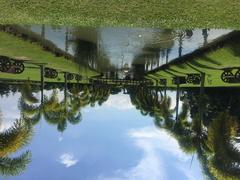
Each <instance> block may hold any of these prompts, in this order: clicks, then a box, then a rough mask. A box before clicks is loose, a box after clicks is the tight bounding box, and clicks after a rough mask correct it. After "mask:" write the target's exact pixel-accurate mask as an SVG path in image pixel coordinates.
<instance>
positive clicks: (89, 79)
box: [0, 25, 240, 180]
mask: <svg viewBox="0 0 240 180" xmlns="http://www.w3.org/2000/svg"><path fill="white" fill-rule="evenodd" d="M239 44H240V32H238V31H232V30H220V29H196V30H195V29H194V30H171V29H150V28H149V29H143V28H142V29H141V28H137V29H133V28H81V27H56V26H46V25H2V26H0V176H1V179H13V180H32V179H34V180H42V179H51V180H65V179H71V180H79V179H84V180H85V179H86V180H108V179H112V180H113V179H124V180H125V179H130V180H134V179H136V180H141V179H142V180H161V179H164V180H165V179H170V180H171V179H183V180H185V179H199V180H200V179H239V177H240V113H239V112H240V110H239V103H240V91H239V90H240V53H239V46H240V45H239Z"/></svg>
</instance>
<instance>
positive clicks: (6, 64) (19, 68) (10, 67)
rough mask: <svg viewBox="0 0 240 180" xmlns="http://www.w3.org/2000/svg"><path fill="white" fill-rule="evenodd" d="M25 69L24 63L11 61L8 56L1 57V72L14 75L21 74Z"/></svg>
mask: <svg viewBox="0 0 240 180" xmlns="http://www.w3.org/2000/svg"><path fill="white" fill-rule="evenodd" d="M24 69H25V66H24V64H23V61H19V60H16V59H11V58H9V57H6V56H1V57H0V71H1V72H6V73H13V74H21V73H22V72H23V71H24Z"/></svg>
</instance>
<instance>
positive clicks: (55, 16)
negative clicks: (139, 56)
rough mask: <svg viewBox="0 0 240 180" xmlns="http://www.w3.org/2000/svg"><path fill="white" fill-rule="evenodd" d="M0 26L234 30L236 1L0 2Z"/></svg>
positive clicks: (239, 6)
mask: <svg viewBox="0 0 240 180" xmlns="http://www.w3.org/2000/svg"><path fill="white" fill-rule="evenodd" d="M0 7H1V11H0V23H2V24H6V23H7V24H9V23H11V24H12V23H15V24H16V23H18V24H55V25H80V26H131V27H161V28H180V27H181V28H197V27H198V28H203V27H204V28H206V27H209V28H210V27H211V28H213V27H215V28H235V29H239V28H240V24H239V23H237V22H239V21H240V16H239V12H240V1H239V0H131V1H126V0H121V1H120V0H108V1H106V0H93V1H89V0H62V1H56V0H31V1H29V0H17V1H16V0H0Z"/></svg>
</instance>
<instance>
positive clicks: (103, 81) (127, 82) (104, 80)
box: [90, 78, 153, 86]
mask: <svg viewBox="0 0 240 180" xmlns="http://www.w3.org/2000/svg"><path fill="white" fill-rule="evenodd" d="M90 83H93V84H96V85H97V84H114V85H129V86H131V85H132V86H139V85H145V86H151V85H153V83H152V82H151V81H149V80H135V79H108V78H97V79H90Z"/></svg>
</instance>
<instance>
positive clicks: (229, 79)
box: [221, 67, 240, 83]
mask: <svg viewBox="0 0 240 180" xmlns="http://www.w3.org/2000/svg"><path fill="white" fill-rule="evenodd" d="M221 70H223V73H222V75H221V79H222V81H223V82H225V83H240V67H227V68H222V69H221ZM235 70H236V72H235V73H233V71H235Z"/></svg>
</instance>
